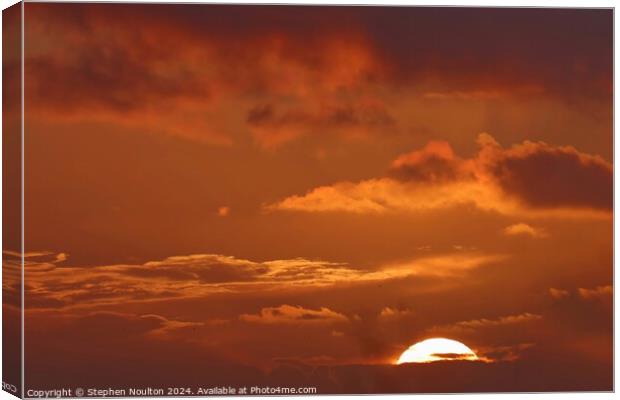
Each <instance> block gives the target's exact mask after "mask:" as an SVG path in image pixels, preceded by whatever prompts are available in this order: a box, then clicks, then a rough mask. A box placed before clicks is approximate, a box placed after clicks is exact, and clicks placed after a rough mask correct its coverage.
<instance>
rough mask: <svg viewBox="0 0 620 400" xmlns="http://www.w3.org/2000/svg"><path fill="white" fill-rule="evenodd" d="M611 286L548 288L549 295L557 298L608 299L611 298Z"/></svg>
mask: <svg viewBox="0 0 620 400" xmlns="http://www.w3.org/2000/svg"><path fill="white" fill-rule="evenodd" d="M612 293H613V288H612V286H611V285H603V286H596V287H594V288H577V289H573V290H565V289H556V288H549V294H550V295H551V297H553V298H554V299H557V300H562V299H573V300H575V299H578V300H599V301H601V300H608V299H610V298H611V295H612Z"/></svg>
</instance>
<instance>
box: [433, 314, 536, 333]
mask: <svg viewBox="0 0 620 400" xmlns="http://www.w3.org/2000/svg"><path fill="white" fill-rule="evenodd" d="M540 319H542V316H541V315H538V314H532V313H528V312H526V313H522V314H515V315H506V316H502V317H499V318H496V319H487V318H480V319H472V320H466V321H458V322H455V323H452V324H449V325H438V326H434V327H432V328H431V329H430V331H431V332H471V331H475V330H479V329H484V328H491V327H501V326H507V325H516V324H522V323H527V322H532V321H538V320H540Z"/></svg>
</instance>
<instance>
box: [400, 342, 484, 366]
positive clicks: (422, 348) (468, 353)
mask: <svg viewBox="0 0 620 400" xmlns="http://www.w3.org/2000/svg"><path fill="white" fill-rule="evenodd" d="M454 360H468V361H475V360H478V356H476V353H474V352H473V350H472V349H470V348H469V347H467V346H466V345H464V344H463V343H461V342H458V341H456V340H452V339H446V338H432V339H426V340H423V341H421V342H418V343H416V344H414V345H413V346H411V347H409V348H408V349H407V350H405V351H404V352H403V354H401V356H400V358H399V359H398V361H397V362H396V364H405V363H429V362H433V361H454Z"/></svg>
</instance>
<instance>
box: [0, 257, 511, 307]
mask: <svg viewBox="0 0 620 400" xmlns="http://www.w3.org/2000/svg"><path fill="white" fill-rule="evenodd" d="M48 258H49V259H48V260H47V261H44V260H40V261H37V262H30V261H28V262H26V263H25V268H26V274H27V276H28V285H27V293H26V295H27V298H28V302H27V305H28V307H29V308H67V307H77V308H85V307H96V306H103V305H113V304H118V303H119V302H152V301H157V300H167V299H182V298H204V297H206V296H210V295H215V294H226V293H258V292H265V291H267V292H268V291H273V290H280V291H292V290H295V289H296V288H310V287H314V288H321V287H330V286H334V285H355V284H364V283H369V282H381V281H388V280H395V279H406V278H409V277H413V276H428V277H436V278H447V277H455V276H463V275H464V274H465V273H467V272H468V271H470V270H472V269H475V268H478V267H480V266H481V265H486V264H489V263H492V262H495V261H497V260H500V259H502V258H503V256H499V255H485V254H478V253H462V252H459V253H458V254H447V255H437V256H429V257H421V258H417V259H414V260H410V261H408V262H404V263H396V264H388V265H379V266H377V267H375V268H371V269H359V268H354V267H352V266H350V265H347V264H343V263H333V262H328V261H313V260H307V259H303V258H296V259H288V260H273V261H265V262H255V261H251V260H245V259H239V258H235V257H230V256H223V255H217V254H194V255H188V256H174V257H168V258H166V259H163V260H159V261H149V262H146V263H144V264H119V265H102V266H86V267H80V266H72V265H67V264H66V262H64V260H62V258H59V257H58V255H56V254H49V255H48ZM60 263H62V265H59V264H60ZM7 271H8V270H7ZM16 276H17V275H16ZM7 282H9V281H8V280H7ZM7 285H8V283H7ZM17 289H18V288H17V287H15V288H13V287H7V288H6V290H7V293H9V292H10V293H15V294H17V293H18V291H17ZM16 301H17V297H16Z"/></svg>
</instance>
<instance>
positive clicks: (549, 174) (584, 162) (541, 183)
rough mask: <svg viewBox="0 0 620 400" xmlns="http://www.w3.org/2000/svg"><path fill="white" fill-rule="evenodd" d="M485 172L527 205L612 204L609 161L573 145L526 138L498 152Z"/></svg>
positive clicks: (605, 207) (599, 206)
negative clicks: (581, 151)
mask: <svg viewBox="0 0 620 400" xmlns="http://www.w3.org/2000/svg"><path fill="white" fill-rule="evenodd" d="M488 172H489V173H490V174H491V175H492V176H493V177H494V178H495V179H496V182H497V183H498V184H499V186H500V187H501V189H502V190H503V191H504V192H506V193H507V194H509V195H511V196H516V197H517V198H519V199H521V200H522V201H523V202H525V203H526V204H527V205H528V206H530V207H534V208H555V207H575V208H580V207H588V208H593V209H601V210H611V209H612V206H613V205H612V199H613V169H612V165H611V164H610V163H609V162H607V161H605V160H603V159H602V158H601V157H597V156H591V155H588V154H584V153H580V152H579V151H578V150H576V149H575V148H572V147H568V146H567V147H554V146H551V145H548V144H546V143H542V142H538V143H533V142H525V143H523V144H521V145H517V146H514V147H513V148H510V149H507V150H503V151H501V152H499V153H498V154H497V157H496V158H495V159H494V160H493V161H491V163H490V164H489V165H488Z"/></svg>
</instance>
